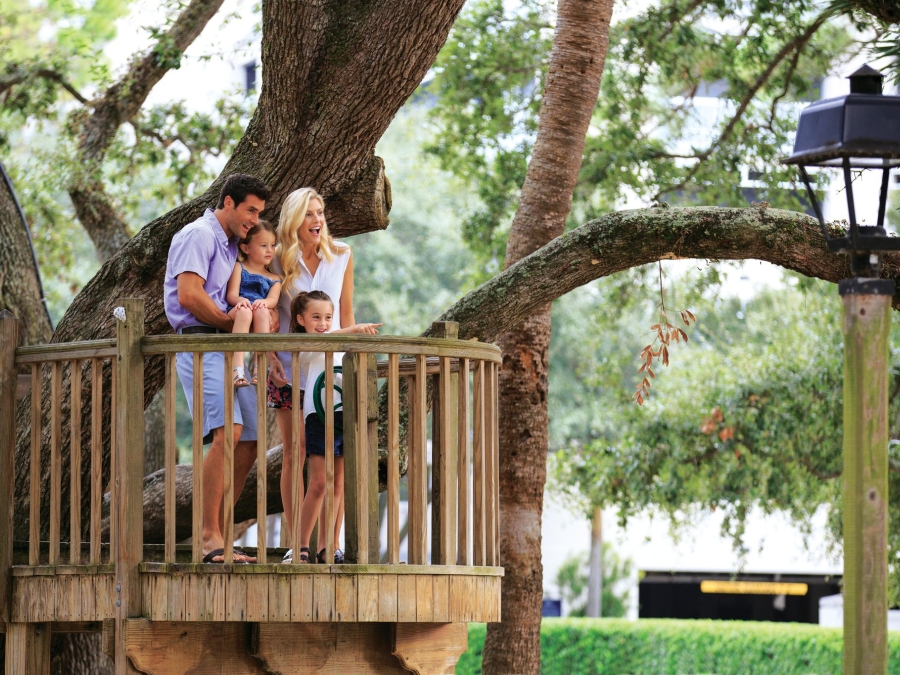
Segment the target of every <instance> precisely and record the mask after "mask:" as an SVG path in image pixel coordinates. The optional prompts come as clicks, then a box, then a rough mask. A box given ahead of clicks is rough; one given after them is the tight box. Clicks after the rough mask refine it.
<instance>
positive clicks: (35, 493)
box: [28, 363, 41, 565]
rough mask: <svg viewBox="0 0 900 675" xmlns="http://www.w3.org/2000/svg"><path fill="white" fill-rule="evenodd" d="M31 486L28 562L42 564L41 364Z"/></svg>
mask: <svg viewBox="0 0 900 675" xmlns="http://www.w3.org/2000/svg"><path fill="white" fill-rule="evenodd" d="M30 470H31V486H30V492H29V494H28V496H29V499H30V507H31V508H30V509H29V514H28V517H29V521H28V564H29V565H38V564H40V551H41V364H39V363H33V364H32V365H31V466H30Z"/></svg>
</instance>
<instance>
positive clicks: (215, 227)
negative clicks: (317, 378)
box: [163, 174, 269, 563]
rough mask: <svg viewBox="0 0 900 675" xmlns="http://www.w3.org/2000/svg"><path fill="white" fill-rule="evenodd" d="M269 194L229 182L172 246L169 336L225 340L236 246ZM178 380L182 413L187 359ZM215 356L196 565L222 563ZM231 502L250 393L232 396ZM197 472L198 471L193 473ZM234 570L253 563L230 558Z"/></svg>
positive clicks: (188, 381) (220, 385) (209, 364)
mask: <svg viewBox="0 0 900 675" xmlns="http://www.w3.org/2000/svg"><path fill="white" fill-rule="evenodd" d="M268 198H269V189H268V188H267V187H266V185H265V184H264V183H263V182H262V181H260V180H258V179H256V178H254V177H253V176H249V175H247V174H234V175H231V176H229V177H228V178H227V179H226V181H225V184H224V185H223V186H222V191H221V193H220V194H219V202H218V204H217V206H216V210H215V211H213V210H211V209H207V210H206V212H205V213H204V214H203V215H202V216H201V217H200V218H198V219H197V220H195V221H194V222H193V223H190V224H189V225H187V226H185V228H184V229H182V230H181V232H179V233H178V234H176V235H175V236H174V237H173V238H172V245H171V247H170V248H169V257H168V260H167V262H166V280H165V284H164V287H163V288H164V294H165V308H166V317H167V318H168V319H169V323H170V324H172V328H173V329H175V332H177V333H181V334H183V335H186V334H195V333H230V332H231V329H232V320H231V319H230V318H229V317H228V315H227V314H226V313H225V311H226V309H227V308H228V307H227V305H228V303H227V302H226V300H225V291H226V286H227V285H228V279H229V278H230V277H231V273H232V271H233V270H234V265H235V261H236V260H237V253H238V242H240V240H241V239H243V238H244V237H246V236H247V233H248V232H249V231H250V228H251V227H253V226H254V225H256V224H257V223H258V222H259V214H260V213H261V212H262V210H263V209H264V208H265V207H266V200H267V199H268ZM175 362H176V368H177V371H178V378H179V379H180V380H181V385H182V387H184V393H185V396H186V397H187V401H188V407H190V408H191V415H192V416H193V415H194V414H195V411H194V410H193V400H194V396H193V388H194V373H193V355H192V354H190V353H183V354H178V355H177V356H176V360H175ZM224 364H225V357H224V354H222V353H221V352H213V353H207V354H204V357H203V411H202V415H203V434H204V439H203V440H204V442H205V443H209V442H210V440H211V441H212V445H210V448H209V452H208V453H207V455H206V459H205V460H204V461H203V469H202V471H203V478H202V480H203V545H202V546H203V562H208V563H215V562H218V563H221V562H224V545H225V540H224V537H223V534H222V530H223V527H224V521H223V496H224V480H223V479H224V476H223V471H224V468H223V467H224V450H225V433H226V430H225V409H224V408H225V406H224V403H225V387H231V386H233V384H232V381H231V378H226V377H225V372H224V370H225V365H224ZM234 442H235V445H234V499H235V501H237V498H238V496H239V495H240V493H241V490H242V489H243V487H244V483H245V482H246V480H247V475H248V474H249V473H250V469H251V467H252V466H253V462H254V460H255V458H256V389H255V388H254V387H242V388H240V389H237V390H236V391H235V396H234ZM194 469H195V470H197V467H194ZM234 561H235V562H255V561H256V559H255V558H252V557H250V556H248V555H246V554H244V553H243V552H240V551H238V550H235V552H234Z"/></svg>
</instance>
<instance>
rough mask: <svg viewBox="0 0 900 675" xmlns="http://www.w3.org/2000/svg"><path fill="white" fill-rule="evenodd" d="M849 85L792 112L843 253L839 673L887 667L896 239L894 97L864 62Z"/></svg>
mask: <svg viewBox="0 0 900 675" xmlns="http://www.w3.org/2000/svg"><path fill="white" fill-rule="evenodd" d="M849 79H850V94H849V95H847V96H841V97H838V98H832V99H827V100H824V101H818V102H816V103H813V104H812V105H810V106H808V107H807V108H805V109H804V110H803V112H802V113H801V115H800V123H799V125H798V127H797V138H796V141H795V143H794V152H793V154H792V155H791V156H790V158H788V159H787V160H785V163H787V164H796V165H797V166H798V167H799V169H800V176H801V178H802V179H803V182H804V183H805V184H806V189H807V192H808V194H809V198H810V201H811V202H812V206H813V209H814V210H815V213H816V216H817V217H818V219H819V224H820V225H821V226H822V231H823V233H824V234H825V239H826V241H827V243H828V249H829V251H831V252H834V253H842V254H846V255H848V256H849V257H850V271H851V278H849V279H844V280H842V281H841V282H840V283H839V285H838V288H839V293H840V296H841V300H842V302H843V332H844V352H845V353H844V450H843V458H844V471H843V481H844V520H843V538H844V675H883V674H884V673H886V672H887V610H888V607H887V499H888V481H887V477H888V458H887V448H888V425H887V398H888V387H887V385H888V382H887V377H888V347H889V345H888V337H889V333H890V323H891V298H892V296H893V294H894V282H893V281H892V280H888V279H881V278H879V277H880V275H881V263H882V255H883V253H884V252H885V251H896V250H900V238H897V237H888V236H887V235H886V234H885V230H884V217H885V211H886V207H887V192H888V180H889V177H890V171H891V169H892V168H894V167H897V166H900V96H884V95H882V91H881V89H882V84H883V80H884V78H883V76H882V75H881V73H879V72H878V71H877V70H874V69H873V68H870V67H869V66H863V67H862V68H860V69H859V70H857V71H856V72H855V73H853V74H852V75H851V76H850V78H849ZM810 166H814V167H823V168H835V169H840V170H841V171H842V173H843V179H844V189H845V192H846V198H847V212H848V216H849V221H850V228H849V230H848V231H847V232H846V233H845V234H844V235H843V236H840V237H835V236H832V235H831V233H830V232H829V229H828V227H827V226H826V224H825V219H824V217H823V216H822V208H821V205H820V204H819V201H818V199H817V198H816V194H815V191H814V190H813V188H812V184H811V182H810V177H809V174H808V172H807V170H806V169H807V167H810ZM867 170H869V171H871V170H874V171H880V172H881V192H880V198H879V206H878V219H877V222H876V223H875V224H874V225H860V224H858V223H857V221H856V206H855V203H854V199H853V180H854V172H862V171H867Z"/></svg>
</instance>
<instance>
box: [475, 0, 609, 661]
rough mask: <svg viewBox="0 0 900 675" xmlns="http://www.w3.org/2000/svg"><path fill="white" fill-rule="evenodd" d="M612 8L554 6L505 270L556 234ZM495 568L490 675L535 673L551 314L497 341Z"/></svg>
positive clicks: (593, 3)
mask: <svg viewBox="0 0 900 675" xmlns="http://www.w3.org/2000/svg"><path fill="white" fill-rule="evenodd" d="M612 7H613V0H560V3H559V7H558V10H557V21H556V33H555V35H554V38H553V50H552V52H551V54H550V68H549V71H548V74H547V86H546V87H545V89H544V95H543V100H542V102H541V110H540V125H539V127H538V133H537V139H536V141H535V146H534V152H533V153H532V158H531V161H530V162H529V164H528V172H527V174H526V177H525V184H524V185H523V186H522V196H521V200H520V202H519V208H518V210H517V211H516V215H515V218H514V219H513V224H512V229H511V231H510V235H509V242H508V243H507V247H506V267H510V266H511V265H513V264H515V263H517V262H518V261H519V260H521V259H522V258H524V257H526V256H527V255H529V254H531V253H533V252H534V251H537V250H538V249H540V248H541V247H543V246H545V245H546V244H547V243H549V242H550V241H551V240H553V239H555V238H556V237H558V236H559V235H561V234H562V232H563V228H564V226H565V221H566V216H568V215H569V210H570V208H571V205H572V192H573V190H574V189H575V181H576V180H577V178H578V171H579V170H580V168H581V156H582V153H583V151H584V139H585V135H586V134H587V130H588V125H589V123H590V120H591V114H592V113H593V111H594V106H595V104H596V102H597V94H598V93H599V91H600V78H601V76H602V74H603V62H604V60H605V58H606V51H607V45H608V41H609V21H610V18H611V17H612ZM500 347H501V348H502V349H503V366H502V368H501V370H500V411H501V414H500V560H501V564H502V565H503V567H504V568H505V569H506V576H505V577H504V579H503V586H502V591H501V593H502V603H503V621H502V622H501V623H495V624H490V625H489V626H488V631H487V638H486V640H485V645H484V664H483V666H482V667H483V670H484V672H485V673H486V674H488V675H501V674H505V673H535V674H537V673H539V672H540V669H541V598H542V597H543V593H544V576H543V566H542V565H541V516H542V512H543V504H544V483H545V482H546V478H547V461H546V458H547V446H548V427H549V418H548V412H547V387H548V370H549V349H550V305H549V304H545V305H543V306H541V307H539V308H538V310H537V312H535V313H534V314H533V315H531V316H530V317H528V318H527V319H526V320H525V321H524V322H523V323H521V324H519V325H518V326H516V327H515V328H514V329H512V330H510V331H508V332H506V333H504V334H503V335H501V336H500Z"/></svg>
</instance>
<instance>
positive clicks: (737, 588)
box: [700, 580, 809, 595]
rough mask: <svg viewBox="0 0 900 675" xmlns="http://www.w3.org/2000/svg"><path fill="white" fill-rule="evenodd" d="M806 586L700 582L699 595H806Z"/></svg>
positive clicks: (771, 583) (744, 582)
mask: <svg viewBox="0 0 900 675" xmlns="http://www.w3.org/2000/svg"><path fill="white" fill-rule="evenodd" d="M808 590H809V586H807V585H806V584H799V583H797V584H788V583H782V582H780V581H712V580H707V581H701V582H700V592H701V593H730V594H733V595H806V593H807V591H808Z"/></svg>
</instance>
